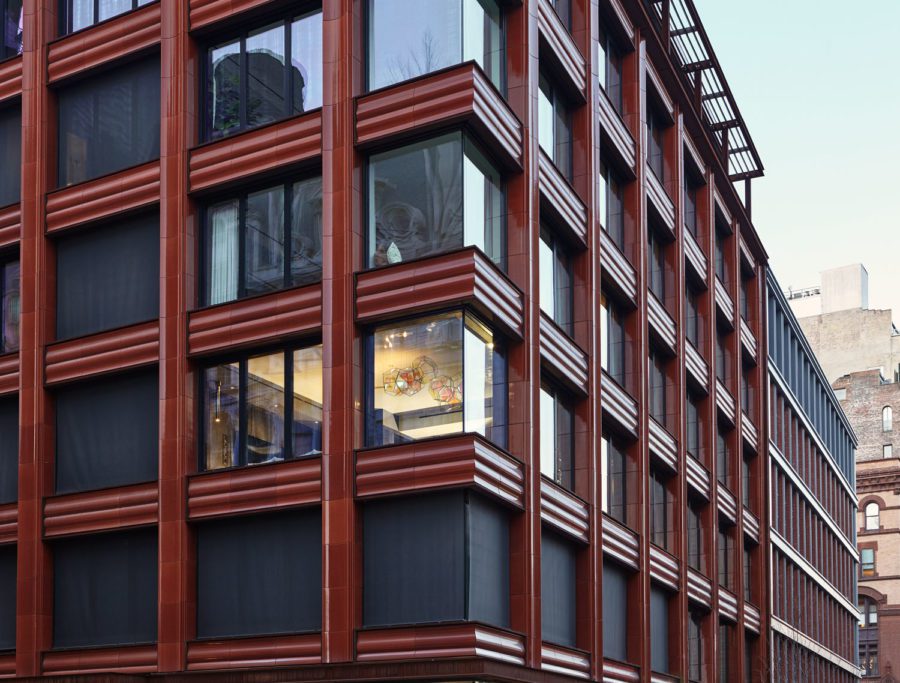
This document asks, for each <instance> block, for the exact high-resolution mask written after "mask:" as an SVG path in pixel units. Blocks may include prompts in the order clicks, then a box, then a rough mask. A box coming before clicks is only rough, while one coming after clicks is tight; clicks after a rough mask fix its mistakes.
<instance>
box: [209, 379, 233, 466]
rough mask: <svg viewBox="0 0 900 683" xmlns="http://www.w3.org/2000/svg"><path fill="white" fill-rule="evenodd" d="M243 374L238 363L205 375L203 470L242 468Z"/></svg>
mask: <svg viewBox="0 0 900 683" xmlns="http://www.w3.org/2000/svg"><path fill="white" fill-rule="evenodd" d="M240 374H241V373H240V366H239V364H238V363H228V364H226V365H218V366H216V367H212V368H207V369H206V370H205V371H204V373H203V401H204V406H205V407H204V412H205V417H206V420H205V421H206V435H205V436H206V439H205V441H206V452H205V454H204V469H207V470H215V469H219V468H222V467H235V466H236V465H238V464H239V457H238V456H239V450H240V406H239V395H240V390H239V387H240Z"/></svg>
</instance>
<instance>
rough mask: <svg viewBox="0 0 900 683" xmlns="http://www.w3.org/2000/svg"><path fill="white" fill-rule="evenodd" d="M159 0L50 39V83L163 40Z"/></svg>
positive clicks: (48, 68)
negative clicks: (52, 39)
mask: <svg viewBox="0 0 900 683" xmlns="http://www.w3.org/2000/svg"><path fill="white" fill-rule="evenodd" d="M160 17H161V14H160V3H159V2H152V3H150V4H149V5H145V6H143V7H140V8H138V9H137V10H135V11H132V12H127V13H126V14H123V15H121V16H118V17H114V18H113V19H110V20H108V21H103V22H100V23H98V24H96V25H94V26H91V27H90V28H87V29H85V30H83V31H78V32H76V33H73V34H70V35H67V36H64V37H63V38H60V39H59V40H54V41H53V42H52V43H50V45H49V47H48V51H47V77H48V79H49V82H50V83H57V82H59V81H60V80H61V79H63V78H68V77H70V76H74V75H76V74H80V73H83V72H85V71H88V70H89V69H92V68H94V67H96V66H99V65H101V64H105V63H108V62H111V61H113V60H116V59H119V58H121V57H125V56H127V55H132V54H134V53H136V52H140V51H142V50H146V49H148V48H151V47H153V46H154V45H157V44H159V42H160V25H161V22H160Z"/></svg>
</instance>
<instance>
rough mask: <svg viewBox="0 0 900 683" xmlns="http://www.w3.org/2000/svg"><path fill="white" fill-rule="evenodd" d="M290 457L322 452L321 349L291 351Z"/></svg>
mask: <svg viewBox="0 0 900 683" xmlns="http://www.w3.org/2000/svg"><path fill="white" fill-rule="evenodd" d="M293 382H294V411H293V412H294V416H293V424H292V427H291V430H292V431H291V433H292V438H293V456H294V457H295V458H302V457H304V456H307V455H317V454H319V453H321V452H322V346H321V345H319V346H311V347H309V348H307V349H299V350H297V351H294V377H293Z"/></svg>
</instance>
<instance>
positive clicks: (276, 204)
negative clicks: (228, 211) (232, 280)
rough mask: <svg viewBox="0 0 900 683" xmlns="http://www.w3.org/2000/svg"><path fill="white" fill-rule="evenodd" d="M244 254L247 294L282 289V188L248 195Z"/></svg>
mask: <svg viewBox="0 0 900 683" xmlns="http://www.w3.org/2000/svg"><path fill="white" fill-rule="evenodd" d="M244 239H245V241H244V253H245V257H246V278H247V281H246V286H245V290H246V293H247V294H248V295H251V294H259V293H262V292H271V291H273V290H277V289H282V288H283V287H284V188H283V187H281V186H278V187H275V188H271V189H268V190H263V191H261V192H255V193H253V194H251V195H248V196H247V215H246V216H245V217H244Z"/></svg>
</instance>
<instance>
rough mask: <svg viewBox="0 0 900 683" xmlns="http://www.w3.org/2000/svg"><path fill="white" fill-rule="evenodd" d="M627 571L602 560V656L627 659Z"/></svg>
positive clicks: (620, 659)
mask: <svg viewBox="0 0 900 683" xmlns="http://www.w3.org/2000/svg"><path fill="white" fill-rule="evenodd" d="M627 636H628V573H627V571H626V570H625V569H623V568H622V567H620V566H619V565H617V564H615V563H614V562H610V561H609V560H605V561H604V562H603V656H604V657H609V658H610V659H617V660H619V661H620V662H625V661H628V640H627Z"/></svg>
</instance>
